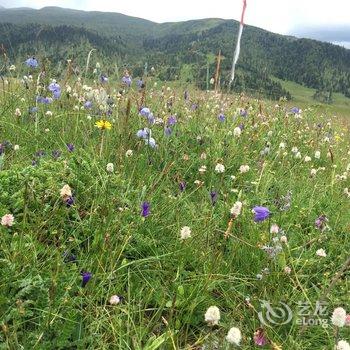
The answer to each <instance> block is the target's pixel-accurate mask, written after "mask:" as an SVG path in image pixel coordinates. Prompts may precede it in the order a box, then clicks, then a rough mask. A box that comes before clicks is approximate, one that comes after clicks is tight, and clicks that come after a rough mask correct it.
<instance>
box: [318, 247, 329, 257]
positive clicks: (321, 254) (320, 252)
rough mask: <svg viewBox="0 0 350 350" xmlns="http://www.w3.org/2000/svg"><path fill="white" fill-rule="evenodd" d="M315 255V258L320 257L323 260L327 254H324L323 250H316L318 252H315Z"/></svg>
mask: <svg viewBox="0 0 350 350" xmlns="http://www.w3.org/2000/svg"><path fill="white" fill-rule="evenodd" d="M316 255H317V256H320V257H322V258H325V257H326V256H327V254H326V252H325V250H324V249H323V248H321V249H318V250H317V251H316Z"/></svg>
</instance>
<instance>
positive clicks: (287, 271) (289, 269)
mask: <svg viewBox="0 0 350 350" xmlns="http://www.w3.org/2000/svg"><path fill="white" fill-rule="evenodd" d="M291 272H292V269H291V268H290V267H289V266H286V267H285V268H284V273H286V274H287V275H289V274H290V273H291Z"/></svg>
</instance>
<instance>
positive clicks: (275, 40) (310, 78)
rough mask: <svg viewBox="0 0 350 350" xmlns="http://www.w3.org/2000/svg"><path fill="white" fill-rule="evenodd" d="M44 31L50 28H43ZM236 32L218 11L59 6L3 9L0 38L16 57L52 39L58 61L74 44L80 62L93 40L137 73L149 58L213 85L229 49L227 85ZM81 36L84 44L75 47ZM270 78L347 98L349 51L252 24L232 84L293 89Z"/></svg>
mask: <svg viewBox="0 0 350 350" xmlns="http://www.w3.org/2000/svg"><path fill="white" fill-rule="evenodd" d="M13 25H15V26H13ZM62 28H64V29H62ZM62 30H63V31H64V33H65V38H66V39H65V40H63V41H62V40H60V37H59V36H57V35H56V34H55V32H57V31H58V32H61V31H62ZM42 31H44V32H45V33H46V35H41V33H42ZM237 31H238V22H237V21H233V20H223V19H217V18H210V19H202V20H192V21H185V22H176V23H160V24H159V23H155V22H152V21H148V20H144V19H140V18H136V17H131V16H126V15H123V14H120V13H107V12H97V11H92V12H86V11H79V10H70V9H63V8H59V7H44V8H42V9H40V10H34V9H28V8H18V9H1V10H0V44H3V45H4V49H5V50H6V51H7V52H10V54H9V56H12V58H14V57H15V56H18V55H20V56H21V59H23V58H24V57H23V56H26V55H33V54H36V55H42V56H45V55H46V52H45V51H43V50H42V49H43V47H45V48H50V45H51V47H52V46H53V47H55V52H56V55H54V57H51V58H52V59H53V60H54V61H60V60H63V59H66V58H67V57H66V56H65V54H66V53H67V50H68V48H69V47H70V51H71V52H72V53H75V54H76V57H75V58H76V61H79V62H80V61H82V59H83V57H86V52H87V51H88V49H90V48H92V47H94V48H97V49H98V50H99V51H100V52H101V53H103V54H104V55H105V57H106V59H108V60H109V61H108V62H109V63H112V62H113V60H114V61H115V59H116V57H118V59H120V62H122V61H127V62H128V68H129V69H130V70H131V71H132V72H133V73H134V75H137V74H141V73H142V71H143V67H144V64H145V62H148V64H149V65H152V66H156V67H157V72H158V73H159V76H160V78H162V79H170V80H171V79H175V78H178V77H180V78H182V79H183V80H184V81H186V82H194V83H196V84H197V85H199V86H201V87H202V88H205V87H207V85H208V80H207V73H208V72H209V76H212V75H213V74H214V71H215V57H214V55H217V53H218V52H219V50H221V52H222V54H223V56H224V59H223V61H222V74H221V84H222V86H224V85H225V84H227V77H228V76H229V69H230V66H231V58H232V54H233V47H234V42H235V40H236V34H237ZM39 33H40V35H39ZM50 33H51V34H50ZM79 36H80V37H81V39H82V40H83V42H84V45H80V49H79V50H76V47H77V43H78V42H79ZM19 38H20V39H19ZM70 38H72V40H71V41H70V40H69V39H70ZM51 51H52V50H51ZM68 51H69V50H68ZM272 77H277V78H279V79H282V80H288V81H293V82H296V83H298V84H301V85H304V86H307V87H309V88H313V89H315V91H321V92H323V91H325V92H326V93H327V94H329V95H331V94H332V93H333V92H340V93H343V94H345V95H346V96H348V97H350V50H346V49H344V48H342V47H339V46H336V45H332V44H329V43H324V42H319V41H316V40H310V39H297V38H294V37H291V36H283V35H279V34H275V33H271V32H268V31H266V30H262V29H260V28H256V27H252V26H247V27H246V28H245V31H244V33H243V40H242V50H241V57H240V60H239V64H238V72H237V79H236V81H235V85H234V86H233V88H234V89H235V90H236V91H243V90H245V91H246V90H248V91H249V90H250V91H254V92H256V93H259V94H260V93H263V94H265V95H268V96H271V97H273V98H278V97H280V96H286V95H288V93H287V92H286V91H285V90H284V89H283V88H282V86H281V85H280V84H279V82H277V81H276V80H274V79H272ZM287 97H288V96H287Z"/></svg>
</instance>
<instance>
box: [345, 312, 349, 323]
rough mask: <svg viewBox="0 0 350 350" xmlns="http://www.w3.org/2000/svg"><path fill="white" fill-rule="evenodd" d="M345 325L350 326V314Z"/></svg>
mask: <svg viewBox="0 0 350 350" xmlns="http://www.w3.org/2000/svg"><path fill="white" fill-rule="evenodd" d="M345 325H346V326H350V314H348V315H346V317H345Z"/></svg>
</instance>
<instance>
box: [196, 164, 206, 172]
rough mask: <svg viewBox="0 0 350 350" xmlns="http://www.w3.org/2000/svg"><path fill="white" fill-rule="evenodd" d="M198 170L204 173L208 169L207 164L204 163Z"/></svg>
mask: <svg viewBox="0 0 350 350" xmlns="http://www.w3.org/2000/svg"><path fill="white" fill-rule="evenodd" d="M198 171H199V172H200V173H201V174H204V173H205V172H206V171H207V167H206V166H205V165H202V166H201V167H200V168H199V169H198Z"/></svg>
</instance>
